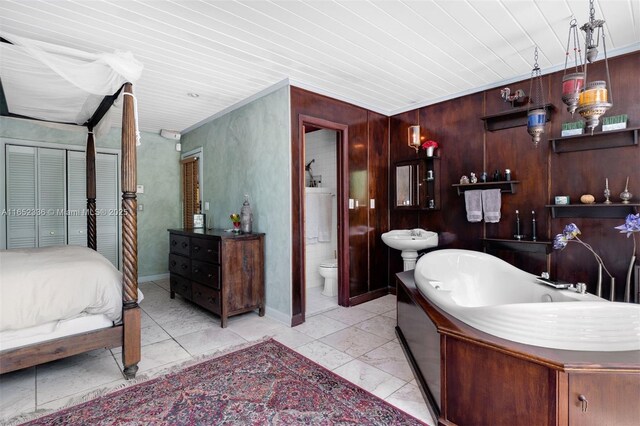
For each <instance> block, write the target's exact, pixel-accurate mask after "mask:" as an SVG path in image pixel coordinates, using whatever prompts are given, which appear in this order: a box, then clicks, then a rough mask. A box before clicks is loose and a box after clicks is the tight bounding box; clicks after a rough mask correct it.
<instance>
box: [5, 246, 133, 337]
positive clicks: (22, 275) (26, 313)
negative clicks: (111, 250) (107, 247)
mask: <svg viewBox="0 0 640 426" xmlns="http://www.w3.org/2000/svg"><path fill="white" fill-rule="evenodd" d="M80 314H104V315H105V316H106V317H107V318H108V319H109V320H111V321H114V322H118V321H120V317H121V315H122V274H121V273H120V272H119V271H118V270H117V269H116V268H115V267H114V266H113V265H112V264H111V262H109V261H108V260H107V259H106V258H105V257H104V256H102V255H101V254H100V253H98V252H96V251H94V250H91V249H89V248H87V247H80V246H55V247H45V248H36V249H14V250H3V251H0V331H8V330H19V329H22V328H27V327H34V326H38V325H42V324H45V323H48V322H51V321H59V320H65V319H69V318H72V317H76V316H78V315H80Z"/></svg>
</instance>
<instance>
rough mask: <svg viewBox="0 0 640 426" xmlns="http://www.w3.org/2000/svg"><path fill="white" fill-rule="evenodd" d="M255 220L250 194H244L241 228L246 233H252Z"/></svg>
mask: <svg viewBox="0 0 640 426" xmlns="http://www.w3.org/2000/svg"><path fill="white" fill-rule="evenodd" d="M252 222H253V213H252V212H251V205H250V204H249V194H244V203H242V208H241V209H240V230H241V231H242V232H243V233H244V234H250V233H251V228H252Z"/></svg>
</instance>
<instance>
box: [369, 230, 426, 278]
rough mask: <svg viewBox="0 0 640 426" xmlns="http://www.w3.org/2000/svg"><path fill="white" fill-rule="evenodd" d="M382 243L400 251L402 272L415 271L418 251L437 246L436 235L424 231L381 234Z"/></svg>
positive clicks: (399, 231)
mask: <svg viewBox="0 0 640 426" xmlns="http://www.w3.org/2000/svg"><path fill="white" fill-rule="evenodd" d="M382 241H384V243H385V244H386V245H388V246H389V247H391V248H393V249H396V250H402V260H403V261H404V270H405V271H409V270H411V269H415V267H416V259H417V258H418V250H424V249H428V248H430V247H437V246H438V234H437V233H436V232H433V231H425V230H424V229H396V230H394V231H389V232H385V233H384V234H382Z"/></svg>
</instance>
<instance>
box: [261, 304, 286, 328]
mask: <svg viewBox="0 0 640 426" xmlns="http://www.w3.org/2000/svg"><path fill="white" fill-rule="evenodd" d="M264 315H265V316H267V317H269V318H271V319H273V320H276V321H278V322H281V323H283V324H285V325H287V326H291V316H290V315H289V314H285V313H284V312H280V311H278V310H277V309H273V308H270V307H268V306H265V308H264Z"/></svg>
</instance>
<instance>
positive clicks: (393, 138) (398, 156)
mask: <svg viewBox="0 0 640 426" xmlns="http://www.w3.org/2000/svg"><path fill="white" fill-rule="evenodd" d="M416 124H419V115H418V110H417V109H416V110H412V111H408V112H404V113H402V114H398V115H394V116H393V117H391V118H390V119H389V180H390V182H389V209H390V210H389V229H412V228H417V227H418V226H420V216H419V213H418V211H417V210H395V209H394V207H393V206H394V203H395V201H394V200H393V199H392V198H393V196H394V190H393V188H394V186H393V185H394V182H395V172H396V169H395V166H394V164H395V163H396V162H398V161H402V160H408V159H413V158H416V157H417V156H418V155H419V154H416V151H415V150H414V149H413V148H410V147H409V146H407V137H408V134H407V131H408V128H409V126H413V125H416ZM423 155H424V154H423ZM402 268H403V262H402V257H401V256H400V251H398V250H394V249H389V283H390V284H391V286H392V287H395V282H396V280H395V274H396V272H399V271H402Z"/></svg>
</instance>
